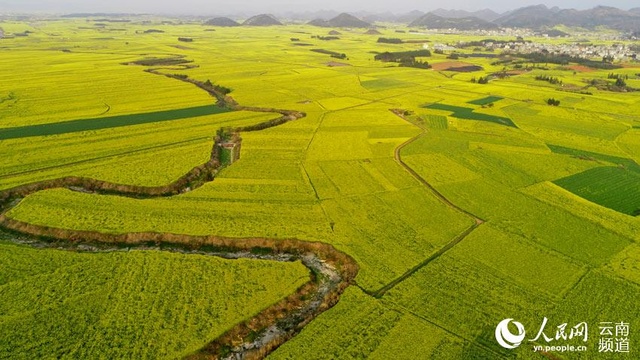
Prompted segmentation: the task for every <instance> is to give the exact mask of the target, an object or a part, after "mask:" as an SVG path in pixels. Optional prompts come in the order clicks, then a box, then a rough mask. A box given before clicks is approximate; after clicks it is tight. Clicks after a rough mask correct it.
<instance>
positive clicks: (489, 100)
mask: <svg viewBox="0 0 640 360" xmlns="http://www.w3.org/2000/svg"><path fill="white" fill-rule="evenodd" d="M502 99H503V97H501V96H487V97H486V98H482V99H478V100H472V101H467V104H471V105H488V104H492V103H494V102H496V101H500V100H502Z"/></svg>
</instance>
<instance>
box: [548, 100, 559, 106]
mask: <svg viewBox="0 0 640 360" xmlns="http://www.w3.org/2000/svg"><path fill="white" fill-rule="evenodd" d="M547 104H548V105H550V106H558V105H560V100H556V99H554V98H549V99H547Z"/></svg>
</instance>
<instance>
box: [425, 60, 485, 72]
mask: <svg viewBox="0 0 640 360" xmlns="http://www.w3.org/2000/svg"><path fill="white" fill-rule="evenodd" d="M467 66H476V65H474V64H471V63H468V62H464V61H445V62H441V63H437V64H431V67H432V68H433V70H436V71H443V70H447V69H449V68H464V67H467Z"/></svg>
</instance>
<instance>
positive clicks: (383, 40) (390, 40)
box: [378, 37, 404, 44]
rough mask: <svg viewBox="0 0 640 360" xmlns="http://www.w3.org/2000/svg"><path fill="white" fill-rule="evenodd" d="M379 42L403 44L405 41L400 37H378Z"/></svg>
mask: <svg viewBox="0 0 640 360" xmlns="http://www.w3.org/2000/svg"><path fill="white" fill-rule="evenodd" d="M378 42H379V43H384V44H402V43H403V42H404V41H402V39H398V38H383V37H381V38H378Z"/></svg>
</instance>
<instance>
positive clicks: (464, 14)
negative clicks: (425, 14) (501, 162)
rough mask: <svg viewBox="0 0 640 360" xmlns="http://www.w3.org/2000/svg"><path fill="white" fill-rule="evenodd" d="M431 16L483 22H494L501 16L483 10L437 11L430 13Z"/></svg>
mask: <svg viewBox="0 0 640 360" xmlns="http://www.w3.org/2000/svg"><path fill="white" fill-rule="evenodd" d="M431 13H432V14H435V15H438V16H441V17H443V18H449V19H463V18H473V17H475V18H478V19H481V20H484V21H494V20H496V19H498V18H499V17H500V16H502V14H498V13H497V12H495V11H493V10H490V9H484V10H479V11H465V10H445V9H438V10H434V11H432V12H431Z"/></svg>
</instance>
